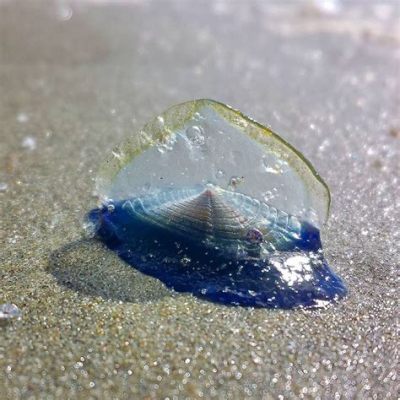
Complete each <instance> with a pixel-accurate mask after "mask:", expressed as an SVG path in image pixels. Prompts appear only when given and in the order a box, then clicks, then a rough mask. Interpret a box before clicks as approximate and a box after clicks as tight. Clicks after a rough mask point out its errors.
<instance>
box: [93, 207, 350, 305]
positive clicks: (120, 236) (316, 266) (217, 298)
mask: <svg viewBox="0 0 400 400" xmlns="http://www.w3.org/2000/svg"><path fill="white" fill-rule="evenodd" d="M87 218H88V220H89V221H90V222H91V223H92V224H93V227H94V230H95V233H96V235H97V238H98V239H100V240H101V241H102V242H103V243H104V244H105V245H106V246H107V247H108V248H109V249H111V250H113V252H115V253H116V254H117V255H118V256H119V257H120V258H121V259H122V260H124V261H125V262H126V263H127V264H129V265H131V266H132V267H134V268H135V269H136V270H137V271H140V272H143V273H144V274H146V275H149V276H152V277H155V278H157V279H158V280H159V281H161V282H163V283H164V284H165V285H166V287H168V288H171V289H173V290H175V291H177V292H187V293H191V294H193V295H194V296H196V297H199V298H202V299H205V300H208V301H212V302H217V303H221V304H225V305H231V306H247V307H265V308H285V309H289V308H295V307H318V306H321V305H325V304H326V303H328V302H332V301H336V300H338V299H340V298H342V297H343V296H345V295H346V293H347V290H346V287H345V286H344V284H343V282H342V281H341V279H340V278H339V277H338V276H337V275H336V274H335V273H334V272H333V271H332V270H331V269H330V267H329V266H328V264H327V262H326V261H325V259H324V258H323V256H322V253H321V252H320V250H321V242H320V237H319V231H318V230H317V229H315V228H313V227H311V226H310V227H308V228H307V229H306V231H304V232H303V233H302V236H301V243H299V244H297V245H296V248H295V250H293V251H283V252H280V253H278V254H276V255H274V257H270V258H268V259H251V258H249V259H244V260H236V259H231V258H226V257H224V255H223V254H221V253H220V252H219V251H218V252H215V251H212V250H210V249H205V248H204V247H203V246H201V245H198V244H197V243H193V241H191V240H190V239H187V240H185V238H182V235H179V236H178V235H175V234H174V233H172V232H166V231H165V230H164V229H162V228H157V227H156V226H154V225H150V224H146V223H143V222H142V221H139V220H137V219H135V218H133V217H132V215H130V214H129V211H127V210H126V209H125V208H124V207H123V206H122V203H120V204H118V203H117V204H115V207H114V208H113V209H112V211H109V210H108V209H107V207H104V208H101V209H94V210H92V211H91V212H89V214H88V216H87Z"/></svg>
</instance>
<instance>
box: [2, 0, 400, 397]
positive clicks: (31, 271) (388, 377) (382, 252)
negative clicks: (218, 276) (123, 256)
mask: <svg viewBox="0 0 400 400" xmlns="http://www.w3.org/2000/svg"><path fill="white" fill-rule="evenodd" d="M285 4H286V3H285ZM363 4H364V3H363ZM398 5H399V3H398V2H388V3H382V2H379V3H378V2H376V3H375V2H368V5H366V6H362V5H361V3H360V2H354V3H352V2H350V3H346V5H343V4H342V2H338V1H330V2H321V3H320V2H317V1H314V2H296V4H294V3H291V4H290V5H288V4H286V5H282V4H281V2H261V1H248V2H245V1H243V2H227V3H226V2H210V3H209V5H208V6H207V7H204V5H202V4H201V2H195V1H186V2H183V1H163V2H161V1H159V2H156V1H153V2H147V1H143V2H142V1H130V2H117V3H112V4H111V3H108V2H106V1H93V0H92V1H84V2H54V3H53V2H22V1H21V2H12V1H7V0H3V1H0V121H1V125H0V139H1V146H0V165H1V169H0V209H1V225H0V240H1V247H0V262H1V268H0V282H1V288H0V303H14V304H16V305H17V306H18V308H19V309H20V311H21V313H22V314H21V317H20V318H19V319H10V320H8V321H7V322H4V321H3V322H2V323H1V325H0V398H1V399H6V400H8V399H36V398H37V399H43V398H46V399H65V398H69V399H164V398H165V399H166V398H168V399H199V398H206V399H208V398H216V399H245V398H249V399H261V398H262V399H276V398H282V399H299V398H300V399H301V398H305V399H310V398H311V399H314V398H315V399H318V398H319V399H334V398H345V399H354V398H358V399H368V398H371V399H375V398H376V399H396V398H397V397H398V391H399V381H398V379H399V377H398V350H397V348H398V345H399V339H398V338H399V320H398V316H399V304H398V277H399V275H398V266H399V261H400V260H399V253H400V249H399V242H400V240H399V239H400V228H399V224H398V221H399V218H400V207H399V199H400V182H399V175H398V171H399V170H400V161H399V160H400V133H399V132H400V120H399V113H398V110H399V106H400V98H399V96H400V95H399V94H400V90H399V80H398V70H399V62H400V47H399V46H400V34H399V31H398V26H399V7H398ZM396 6H397V7H396ZM195 98H212V99H216V100H219V101H222V102H224V103H227V104H230V105H232V106H234V107H235V108H238V109H240V110H241V111H243V112H244V113H245V114H248V115H250V116H252V117H254V118H255V119H257V120H258V121H260V122H261V123H263V124H266V125H269V126H271V127H272V128H273V129H274V130H276V131H277V132H280V133H281V134H282V136H283V137H284V138H285V139H287V140H288V141H289V142H291V143H293V144H294V145H295V146H296V147H297V148H299V149H300V150H301V151H302V152H303V153H304V154H305V156H306V157H308V158H309V159H310V160H311V161H312V163H313V164H314V165H315V167H316V169H317V170H318V171H319V172H320V173H321V175H322V176H323V177H324V178H325V180H326V181H327V183H328V185H329V186H330V188H331V192H332V198H333V204H332V211H331V218H330V220H329V223H328V225H327V226H326V229H325V231H324V234H323V242H324V245H325V255H326V257H327V259H328V261H329V263H330V265H331V266H332V267H333V268H334V269H335V271H336V272H337V273H338V274H339V275H340V276H341V277H343V279H344V280H345V282H346V284H347V286H348V289H349V295H348V297H347V298H346V299H344V300H343V301H341V302H340V303H338V304H336V305H333V306H329V307H327V308H325V309H320V310H297V311H279V310H278V311H272V310H265V309H249V308H240V307H226V306H222V305H217V304H213V303H209V302H206V301H202V300H200V299H197V298H195V297H193V296H190V295H185V294H177V293H173V292H172V291H170V290H168V289H167V288H166V287H165V286H163V284H162V283H161V282H160V281H158V280H156V279H153V278H151V277H148V276H146V275H143V274H141V273H139V272H138V271H136V270H135V269H133V268H131V267H129V266H127V265H125V264H124V263H123V262H122V261H121V260H120V259H119V258H118V257H117V256H115V254H113V253H112V252H110V251H108V250H107V249H105V248H104V247H103V246H102V245H101V244H100V243H99V242H96V241H94V240H91V239H85V238H84V237H83V230H82V219H83V216H84V215H85V213H86V212H87V211H88V210H89V209H90V208H92V207H93V206H94V205H95V200H94V198H93V195H92V190H93V186H94V185H93V179H94V177H95V175H96V170H97V168H98V166H99V164H100V163H101V161H102V160H103V159H104V157H105V156H106V155H107V152H108V151H109V149H110V148H112V146H113V145H115V144H117V143H118V142H120V141H121V140H122V139H123V138H125V137H126V136H127V135H129V134H133V133H134V132H136V131H138V130H139V129H140V127H141V126H142V125H143V124H144V123H145V122H146V121H147V120H149V119H150V118H151V117H153V116H155V115H157V114H158V113H160V112H162V111H164V110H165V109H166V108H167V107H168V106H170V105H172V104H176V103H179V102H182V101H186V100H191V99H195Z"/></svg>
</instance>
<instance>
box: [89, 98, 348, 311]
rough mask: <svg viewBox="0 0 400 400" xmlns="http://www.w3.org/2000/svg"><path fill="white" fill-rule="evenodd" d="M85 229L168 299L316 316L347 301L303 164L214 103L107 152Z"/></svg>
mask: <svg viewBox="0 0 400 400" xmlns="http://www.w3.org/2000/svg"><path fill="white" fill-rule="evenodd" d="M96 193H97V195H98V198H99V203H98V206H97V207H96V208H94V209H92V210H91V211H90V212H89V213H88V215H87V220H88V221H89V222H90V225H91V227H92V231H93V233H94V235H95V236H96V237H97V239H99V240H101V241H102V242H103V243H105V244H106V245H107V247H108V248H109V249H110V250H112V251H114V252H116V253H117V254H118V255H119V257H120V258H121V259H122V260H124V261H125V262H126V263H127V264H129V265H130V266H132V267H134V268H136V269H138V270H139V271H141V272H143V273H145V274H148V275H150V276H153V277H155V278H157V279H160V280H161V281H162V282H163V283H164V284H165V285H166V286H167V287H169V288H171V289H173V290H175V291H178V292H187V293H191V294H193V295H195V296H197V297H199V298H203V299H206V300H209V301H213V302H217V303H221V304H225V305H231V306H247V307H265V308H286V309H288V308H297V307H320V306H323V305H326V304H329V303H330V302H334V301H337V300H339V299H340V298H342V297H343V296H345V295H346V292H347V290H346V287H345V285H344V283H343V281H342V280H341V279H340V277H339V276H337V275H336V274H335V272H334V271H333V270H332V269H331V268H330V266H329V265H328V263H327V261H326V260H325V258H324V254H323V251H322V243H321V238H320V229H321V227H322V226H323V224H324V223H325V222H326V219H327V218H328V215H329V206H330V194H329V189H328V187H327V185H326V184H325V182H324V181H323V180H322V178H321V177H320V176H319V175H318V173H317V172H316V171H315V169H314V168H313V166H312V165H311V163H310V162H309V161H308V160H307V159H306V158H305V157H304V156H303V155H302V154H301V153H300V152H299V151H297V150H296V149H295V148H294V147H293V146H291V145H290V144H289V143H287V142H286V141H285V140H284V139H282V138H281V137H280V136H279V135H277V134H276V133H274V132H273V131H271V130H270V129H268V128H266V127H264V126H262V125H260V124H259V123H257V122H255V121H254V120H252V119H250V118H248V117H246V116H244V115H243V114H242V113H240V112H239V111H236V110H234V109H232V108H230V107H228V106H226V105H224V104H222V103H219V102H216V101H212V100H194V101H189V102H186V103H183V104H179V105H176V106H173V107H171V108H170V109H168V110H167V111H166V112H164V113H163V114H161V115H160V116H158V117H156V118H155V119H153V120H152V121H150V122H149V123H148V124H146V125H145V126H144V127H143V129H142V130H141V131H140V132H139V133H138V134H136V135H133V136H132V137H128V138H127V139H126V140H125V142H123V143H122V144H121V145H119V146H118V147H116V148H115V149H113V151H112V152H111V154H110V155H109V156H108V157H107V158H106V160H105V161H104V163H103V164H102V165H101V167H100V170H99V174H98V176H97V178H96Z"/></svg>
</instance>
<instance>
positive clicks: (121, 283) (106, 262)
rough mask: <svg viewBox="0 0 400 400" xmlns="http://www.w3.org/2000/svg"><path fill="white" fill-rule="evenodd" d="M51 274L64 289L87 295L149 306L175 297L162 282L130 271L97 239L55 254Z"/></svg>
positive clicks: (86, 240) (68, 247) (63, 248)
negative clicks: (153, 302)
mask: <svg viewBox="0 0 400 400" xmlns="http://www.w3.org/2000/svg"><path fill="white" fill-rule="evenodd" d="M48 270H49V272H50V273H51V274H53V276H54V277H55V278H56V279H57V282H58V283H59V284H60V285H63V286H65V287H67V288H69V289H72V290H76V291H78V292H80V293H82V294H84V295H89V296H101V297H103V298H104V299H111V300H117V301H124V302H133V303H145V302H150V301H157V300H160V299H161V298H163V297H165V296H172V295H173V292H171V291H170V290H168V289H167V288H166V287H165V286H164V285H163V283H162V282H160V281H159V280H158V279H155V278H152V277H150V276H147V275H145V274H143V273H141V272H139V271H137V270H136V269H134V268H132V267H129V266H128V265H126V264H125V263H123V262H122V261H121V259H120V258H119V257H118V256H117V255H115V254H113V253H112V252H110V251H109V250H107V248H106V247H105V246H104V245H102V244H101V243H100V242H98V241H97V240H94V239H82V240H78V241H75V242H71V243H68V244H66V245H65V246H62V247H61V248H59V249H57V250H55V251H54V252H52V253H51V255H50V257H49V265H48Z"/></svg>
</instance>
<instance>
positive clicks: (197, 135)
mask: <svg viewBox="0 0 400 400" xmlns="http://www.w3.org/2000/svg"><path fill="white" fill-rule="evenodd" d="M186 136H187V138H188V139H189V140H190V141H191V142H192V143H193V144H195V145H198V146H201V145H203V144H204V143H205V141H206V140H205V138H204V133H203V129H202V128H201V127H199V126H197V125H192V126H189V127H188V128H187V129H186Z"/></svg>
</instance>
